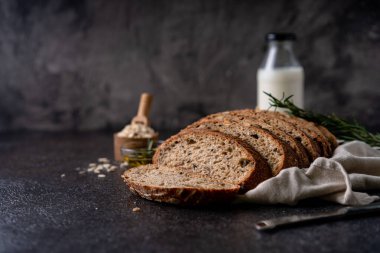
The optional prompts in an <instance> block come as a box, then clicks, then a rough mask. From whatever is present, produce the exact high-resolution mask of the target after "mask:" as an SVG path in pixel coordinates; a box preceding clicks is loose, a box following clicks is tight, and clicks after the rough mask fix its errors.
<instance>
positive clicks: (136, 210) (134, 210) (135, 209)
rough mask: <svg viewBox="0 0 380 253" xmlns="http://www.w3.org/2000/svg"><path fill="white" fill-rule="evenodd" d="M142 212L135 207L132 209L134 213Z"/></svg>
mask: <svg viewBox="0 0 380 253" xmlns="http://www.w3.org/2000/svg"><path fill="white" fill-rule="evenodd" d="M140 211H141V208H140V207H134V208H133V209H132V212H140Z"/></svg>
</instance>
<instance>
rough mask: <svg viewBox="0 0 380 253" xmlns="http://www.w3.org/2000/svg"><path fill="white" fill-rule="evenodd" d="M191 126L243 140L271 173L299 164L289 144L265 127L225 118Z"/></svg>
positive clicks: (190, 127)
mask: <svg viewBox="0 0 380 253" xmlns="http://www.w3.org/2000/svg"><path fill="white" fill-rule="evenodd" d="M192 128H196V129H208V130H213V131H218V132H222V133H225V134H228V135H231V136H234V137H236V138H239V139H240V140H243V141H244V142H246V143H247V144H249V145H250V146H251V147H252V148H253V149H254V150H256V151H257V152H258V153H259V154H260V155H261V156H262V157H263V158H264V159H265V160H266V162H267V163H268V164H269V167H270V168H271V171H272V175H277V174H278V173H279V172H280V171H281V170H282V169H285V168H288V167H292V166H298V165H299V164H298V160H297V156H296V154H295V153H294V152H293V151H292V149H291V148H290V147H289V145H288V144H286V143H284V142H283V141H281V140H280V139H278V138H277V137H276V136H274V135H273V134H271V133H270V132H268V131H266V130H265V129H262V128H259V127H255V126H245V125H243V124H241V123H239V122H236V121H229V120H226V119H225V120H223V121H218V120H208V121H201V122H199V123H198V124H192V125H191V126H189V128H188V129H192Z"/></svg>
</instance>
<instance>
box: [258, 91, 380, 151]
mask: <svg viewBox="0 0 380 253" xmlns="http://www.w3.org/2000/svg"><path fill="white" fill-rule="evenodd" d="M264 93H265V94H266V95H267V96H269V101H270V104H271V107H276V108H284V109H287V110H288V113H290V114H292V115H294V116H297V117H300V118H303V119H306V120H308V121H312V122H315V123H317V124H320V125H322V126H324V127H326V128H327V129H328V130H329V131H330V132H331V133H333V134H334V135H335V136H336V137H337V138H338V139H341V140H346V141H352V140H359V141H364V142H366V143H367V144H369V145H371V146H380V133H376V134H374V133H370V132H368V130H367V129H366V128H365V127H364V126H363V125H360V124H359V123H358V122H356V121H353V122H351V121H348V120H345V119H341V118H339V117H337V116H336V115H335V114H330V115H324V114H320V113H314V112H312V111H306V110H303V109H301V108H299V107H297V106H296V105H295V104H293V102H292V101H291V98H292V96H289V97H286V98H285V97H282V98H281V99H277V98H275V97H274V96H272V94H269V93H266V92H264Z"/></svg>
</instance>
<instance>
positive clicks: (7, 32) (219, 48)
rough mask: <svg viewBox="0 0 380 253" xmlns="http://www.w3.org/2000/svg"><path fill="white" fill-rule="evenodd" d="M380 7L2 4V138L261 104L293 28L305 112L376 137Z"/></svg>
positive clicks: (71, 1)
mask: <svg viewBox="0 0 380 253" xmlns="http://www.w3.org/2000/svg"><path fill="white" fill-rule="evenodd" d="M379 15H380V1H368V0H367V1H353V0H346V1H331V0H321V1H315V0H307V1H292V0H282V1H267V0H266V1H239V0H235V1H212V0H209V1H196V0H189V1H143V0H136V1H123V0H112V1H109V0H87V1H85V0H57V1H47V0H35V1H31V0H2V1H0V95H1V98H0V130H1V131H6V130H20V129H33V130H70V129H76V130H88V129H104V128H108V129H110V128H113V129H115V128H116V129H117V128H120V127H121V126H122V125H123V124H125V123H127V122H128V121H129V120H130V119H131V117H132V116H133V115H134V113H135V112H136V109H137V104H138V99H139V94H140V93H141V92H143V91H148V92H151V93H153V94H154V96H155V101H154V108H153V110H152V120H153V123H154V125H155V126H156V127H157V128H159V129H177V128H179V127H183V126H184V125H185V124H187V123H189V122H191V121H193V120H195V119H197V118H198V117H201V116H203V115H205V114H206V113H211V112H216V111H221V110H227V109H234V108H243V107H254V106H255V104H256V69H257V68H258V66H259V64H260V61H261V59H262V57H263V43H264V40H263V38H264V35H265V34H266V33H267V32H270V31H292V32H296V33H297V34H298V37H299V42H298V44H297V45H296V52H297V55H298V58H299V59H300V61H301V63H302V65H303V66H304V68H305V71H306V106H307V107H308V108H312V109H313V110H316V111H319V112H323V113H331V112H334V113H336V114H338V115H340V116H343V117H356V118H357V119H358V120H359V121H361V122H362V123H364V124H365V125H367V126H368V127H370V128H371V129H373V130H377V131H379V130H380V103H379V100H380V88H379V85H380V67H379V65H380V64H379V63H380V17H379Z"/></svg>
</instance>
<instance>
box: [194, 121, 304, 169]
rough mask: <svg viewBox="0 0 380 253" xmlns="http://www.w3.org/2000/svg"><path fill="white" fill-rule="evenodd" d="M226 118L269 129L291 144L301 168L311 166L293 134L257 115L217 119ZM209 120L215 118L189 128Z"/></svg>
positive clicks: (248, 125) (245, 124) (244, 124)
mask: <svg viewBox="0 0 380 253" xmlns="http://www.w3.org/2000/svg"><path fill="white" fill-rule="evenodd" d="M225 120H228V121H233V122H237V123H238V124H240V125H241V126H242V127H244V128H246V127H250V126H251V127H259V128H262V129H264V130H266V131H269V132H270V133H271V134H273V135H274V136H276V137H277V138H279V139H280V140H281V141H283V142H285V143H286V144H288V145H289V147H290V148H291V149H292V150H293V152H294V153H295V154H296V160H297V165H298V166H299V167H300V168H306V167H308V166H309V164H310V161H309V158H308V154H307V151H306V150H305V148H304V147H303V146H302V144H301V143H300V142H298V141H297V140H295V139H294V138H293V137H292V136H291V135H289V134H287V133H286V132H285V131H283V130H281V129H280V128H278V127H276V126H275V125H271V124H268V123H265V122H264V120H262V119H259V118H257V117H252V116H245V115H237V114H225V115H224V117H223V119H221V120H217V121H225ZM207 121H213V120H212V119H210V120H203V121H198V122H195V123H193V124H191V125H190V126H188V127H187V129H188V128H194V127H197V126H198V125H200V124H202V123H203V122H207ZM214 121H215V120H214Z"/></svg>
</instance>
